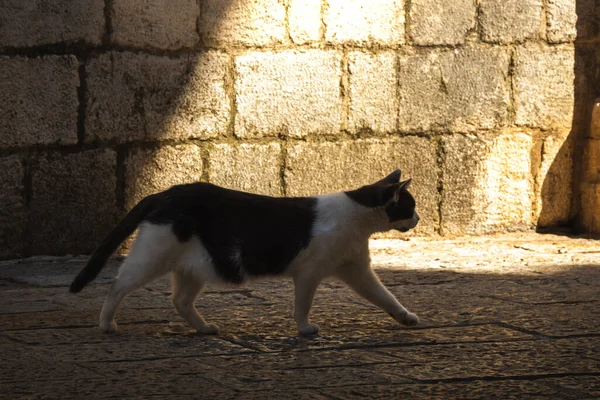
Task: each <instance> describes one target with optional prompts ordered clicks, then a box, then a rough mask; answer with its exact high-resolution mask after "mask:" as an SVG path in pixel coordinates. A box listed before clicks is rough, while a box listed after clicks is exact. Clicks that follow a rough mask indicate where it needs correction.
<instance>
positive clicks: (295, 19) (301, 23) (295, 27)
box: [288, 0, 321, 44]
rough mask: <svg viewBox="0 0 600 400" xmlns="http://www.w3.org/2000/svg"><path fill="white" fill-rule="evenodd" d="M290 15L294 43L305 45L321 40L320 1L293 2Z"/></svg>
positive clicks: (289, 10) (291, 34)
mask: <svg viewBox="0 0 600 400" xmlns="http://www.w3.org/2000/svg"><path fill="white" fill-rule="evenodd" d="M288 14H289V17H288V18H289V25H290V36H291V37H292V40H293V41H294V43H296V44H305V43H310V42H314V41H317V40H319V39H320V38H321V1H320V0H291V1H290V3H289V9H288Z"/></svg>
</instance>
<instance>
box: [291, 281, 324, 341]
mask: <svg viewBox="0 0 600 400" xmlns="http://www.w3.org/2000/svg"><path fill="white" fill-rule="evenodd" d="M320 282H321V277H317V276H310V275H305V276H298V277H295V278H294V320H295V321H296V326H297V327H298V332H299V333H300V334H301V335H312V334H315V333H318V332H319V325H317V324H312V323H311V322H310V320H309V318H308V314H309V313H310V308H311V307H312V302H313V298H314V297H315V293H316V291H317V287H318V286H319V283H320Z"/></svg>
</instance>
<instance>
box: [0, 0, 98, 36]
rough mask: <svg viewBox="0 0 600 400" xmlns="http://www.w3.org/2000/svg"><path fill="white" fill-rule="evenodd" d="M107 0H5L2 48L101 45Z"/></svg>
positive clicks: (0, 14) (1, 14)
mask: <svg viewBox="0 0 600 400" xmlns="http://www.w3.org/2000/svg"><path fill="white" fill-rule="evenodd" d="M103 34H104V0H79V1H69V0H50V1H23V0H4V1H2V2H1V3H0V47H21V46H27V47H33V46H43V45H47V44H55V43H74V42H82V41H83V42H86V43H90V44H100V43H101V41H102V35H103Z"/></svg>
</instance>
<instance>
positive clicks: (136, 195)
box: [124, 144, 204, 210]
mask: <svg viewBox="0 0 600 400" xmlns="http://www.w3.org/2000/svg"><path fill="white" fill-rule="evenodd" d="M124 166H125V209H127V210H130V209H131V208H133V206H135V205H136V204H137V203H138V202H139V201H140V200H141V199H143V198H144V197H146V196H148V195H151V194H153V193H157V192H160V191H162V190H165V189H168V188H170V187H171V186H173V185H178V184H181V183H191V182H197V181H201V180H202V171H203V169H204V164H203V162H202V152H201V149H200V148H199V147H198V146H196V145H194V144H181V145H175V146H164V147H161V148H158V149H152V150H147V149H134V150H132V151H131V152H130V153H129V154H128V155H127V156H126V157H125V162H124Z"/></svg>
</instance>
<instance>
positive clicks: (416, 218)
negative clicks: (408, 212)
mask: <svg viewBox="0 0 600 400" xmlns="http://www.w3.org/2000/svg"><path fill="white" fill-rule="evenodd" d="M413 218H414V219H415V220H416V221H417V222H419V220H420V219H421V218H420V217H419V214H417V212H416V211H415V215H413Z"/></svg>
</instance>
